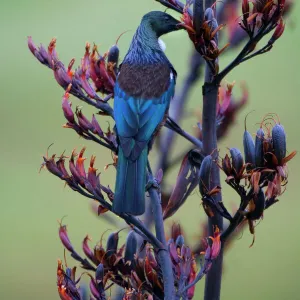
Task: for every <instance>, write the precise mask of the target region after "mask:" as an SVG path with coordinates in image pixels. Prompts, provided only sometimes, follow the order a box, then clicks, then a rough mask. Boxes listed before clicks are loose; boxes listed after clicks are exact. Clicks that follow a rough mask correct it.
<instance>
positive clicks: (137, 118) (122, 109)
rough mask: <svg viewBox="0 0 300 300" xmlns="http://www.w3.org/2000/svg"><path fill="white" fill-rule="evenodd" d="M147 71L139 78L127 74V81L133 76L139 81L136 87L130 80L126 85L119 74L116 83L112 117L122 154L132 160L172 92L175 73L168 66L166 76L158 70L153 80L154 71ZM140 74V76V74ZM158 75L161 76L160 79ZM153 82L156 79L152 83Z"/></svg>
mask: <svg viewBox="0 0 300 300" xmlns="http://www.w3.org/2000/svg"><path fill="white" fill-rule="evenodd" d="M123 68H124V66H122V69H123ZM122 71H123V70H121V73H122ZM147 71H148V72H147V73H146V75H145V73H144V78H142V79H141V77H134V76H133V75H132V74H128V75H131V76H128V80H135V79H136V84H138V85H137V88H136V89H134V85H133V83H132V81H131V85H130V84H129V88H128V86H127V85H126V84H125V83H124V80H125V79H124V78H122V77H121V78H120V77H119V80H118V81H117V83H116V86H115V100H114V118H115V122H116V128H117V133H118V137H119V141H120V145H121V147H122V150H123V152H124V154H125V156H127V157H129V156H130V158H131V159H133V160H134V159H136V158H137V157H138V156H139V154H140V153H141V151H142V150H143V149H144V148H145V146H146V145H147V144H148V143H149V141H150V140H151V138H152V136H153V134H154V132H155V131H156V129H157V127H158V126H159V125H160V124H161V122H162V121H163V119H164V117H165V114H166V111H167V109H168V107H169V104H170V100H171V98H172V97H173V95H174V88H175V76H174V74H173V73H172V71H171V70H170V69H169V68H168V77H167V78H166V75H165V73H164V72H161V73H157V76H156V77H154V80H153V74H155V73H152V74H151V72H149V68H148V69H147ZM170 72H171V73H170ZM130 73H131V72H130ZM135 75H137V74H136V73H135ZM162 75H164V76H162ZM140 76H143V75H142V74H140ZM151 77H152V78H151ZM157 77H161V78H160V80H158V78H157ZM129 78H130V79H129ZM145 80H146V81H145ZM166 80H168V82H166ZM153 81H154V82H156V84H155V85H154V84H153ZM141 84H142V85H143V86H141ZM126 89H127V91H126ZM130 89H131V90H130ZM151 89H152V94H153V95H154V96H153V97H151ZM163 89H164V90H163ZM159 91H161V92H159ZM159 93H160V94H159Z"/></svg>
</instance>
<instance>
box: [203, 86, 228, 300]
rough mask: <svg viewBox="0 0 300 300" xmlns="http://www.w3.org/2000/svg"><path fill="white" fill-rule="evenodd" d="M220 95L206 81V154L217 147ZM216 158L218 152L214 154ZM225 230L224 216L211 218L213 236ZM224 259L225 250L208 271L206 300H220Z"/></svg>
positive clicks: (216, 175) (215, 179) (216, 181)
mask: <svg viewBox="0 0 300 300" xmlns="http://www.w3.org/2000/svg"><path fill="white" fill-rule="evenodd" d="M217 96H218V85H215V84H211V83H205V84H204V88H203V123H202V136H203V149H204V152H205V153H206V154H210V153H212V152H213V151H214V150H216V149H217V147H218V146H217V131H216V130H217V126H216V104H217ZM213 155H214V156H215V158H216V156H217V153H216V151H215V154H213ZM211 178H212V182H211V186H212V187H214V186H217V185H218V186H220V172H219V168H218V167H217V165H214V166H213V168H212V174H211ZM214 199H215V200H216V201H221V200H222V198H221V194H218V195H217V196H216V197H215V198H214ZM216 226H218V228H219V229H220V230H221V231H222V230H223V218H222V216H220V215H219V214H215V216H214V217H212V218H209V220H208V227H209V235H210V236H213V233H214V229H215V227H216ZM222 261H223V251H221V252H220V254H219V256H218V258H217V259H216V260H215V261H214V263H213V266H212V268H211V270H210V271H209V272H208V274H207V276H206V281H205V292H204V300H218V299H220V292H221V280H222Z"/></svg>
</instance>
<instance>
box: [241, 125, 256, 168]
mask: <svg viewBox="0 0 300 300" xmlns="http://www.w3.org/2000/svg"><path fill="white" fill-rule="evenodd" d="M243 144H244V154H245V162H246V163H247V164H250V165H251V166H252V167H254V166H255V145H254V141H253V138H252V136H251V134H250V132H249V131H247V130H245V132H244V137H243Z"/></svg>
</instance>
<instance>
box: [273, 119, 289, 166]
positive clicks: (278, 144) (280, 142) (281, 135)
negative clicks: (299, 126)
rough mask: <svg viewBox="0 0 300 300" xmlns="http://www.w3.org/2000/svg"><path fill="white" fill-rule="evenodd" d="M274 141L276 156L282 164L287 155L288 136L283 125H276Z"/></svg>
mask: <svg viewBox="0 0 300 300" xmlns="http://www.w3.org/2000/svg"><path fill="white" fill-rule="evenodd" d="M272 140H273V148H274V153H275V156H276V158H277V160H278V163H279V164H281V163H282V160H283V158H284V157H285V155H286V135H285V131H284V128H283V126H282V125H280V124H276V125H275V126H274V127H273V129H272Z"/></svg>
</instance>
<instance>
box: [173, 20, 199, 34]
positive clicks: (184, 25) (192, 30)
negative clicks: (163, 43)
mask: <svg viewBox="0 0 300 300" xmlns="http://www.w3.org/2000/svg"><path fill="white" fill-rule="evenodd" d="M176 27H177V28H178V29H185V30H186V31H188V32H191V33H195V29H193V28H192V27H190V26H188V25H186V24H185V23H184V22H180V23H178V24H177V25H176Z"/></svg>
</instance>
